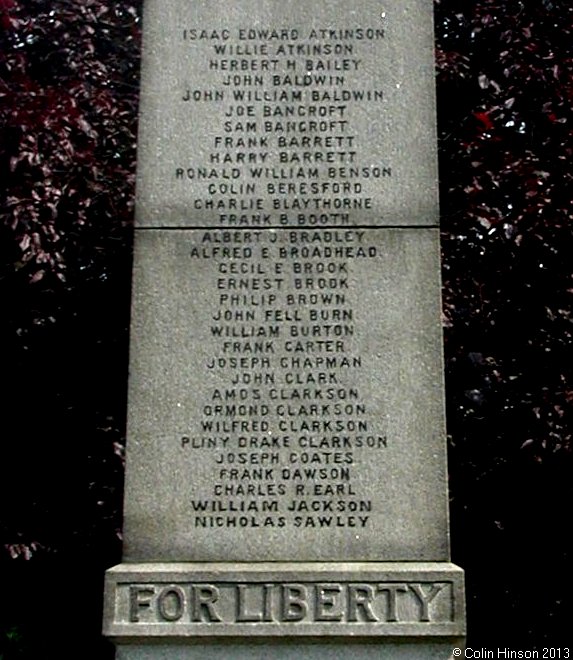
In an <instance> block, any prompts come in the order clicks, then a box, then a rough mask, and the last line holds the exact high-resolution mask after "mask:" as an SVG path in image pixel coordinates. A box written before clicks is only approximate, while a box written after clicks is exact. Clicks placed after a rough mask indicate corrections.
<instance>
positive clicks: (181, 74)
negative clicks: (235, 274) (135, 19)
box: [137, 0, 437, 227]
mask: <svg viewBox="0 0 573 660" xmlns="http://www.w3.org/2000/svg"><path fill="white" fill-rule="evenodd" d="M432 25H433V24H432V3H431V2H429V1H428V0H401V1H400V2H399V3H390V4H388V5H381V4H380V3H379V2H377V1H376V0H360V2H351V3H350V2H347V1H346V0H329V2H311V3H308V2H302V1H300V0H299V1H293V0H290V1H287V2H283V1H279V0H267V1H265V2H261V1H260V0H240V1H238V2H233V3H229V2H227V0H201V1H197V2H188V1H187V0H185V1H183V0H177V1H174V0H172V1H171V2H164V1H163V0H146V6H145V21H144V60H143V67H142V89H141V124H140V140H139V146H138V153H139V170H138V204H137V221H138V224H139V226H145V227H150V226H153V227H158V226H162V227H168V226H178V227H179V226H191V227H197V226H199V227H201V226H209V227H211V226H221V227H223V226H230V225H232V224H237V223H238V220H235V221H233V220H232V219H231V216H237V217H241V216H246V218H247V219H246V220H244V221H243V222H242V224H243V226H245V225H246V224H248V225H250V226H253V225H255V224H258V225H259V226H263V227H264V226H266V227H268V226H277V225H282V224H287V225H289V226H298V225H301V224H302V225H305V226H307V225H309V224H312V223H314V224H317V223H318V224H328V225H340V224H358V225H372V226H385V225H435V224H437V203H436V200H437V186H436V180H437V172H436V159H435V150H436V133H435V121H434V115H435V110H434V73H433V47H434V46H433V27H432ZM223 50H224V52H221V51H223ZM217 51H219V52H217ZM309 83H310V84H309ZM280 94H283V96H277V95H280ZM265 95H266V96H265ZM238 96H241V97H242V100H238ZM184 99H188V100H184ZM289 112H292V114H288V113H289ZM227 115H229V116H227ZM289 122H290V125H289ZM293 122H294V123H293ZM310 122H314V123H313V124H311V123H310ZM283 138H284V139H286V140H287V141H288V142H287V145H286V146H284V145H282V144H281V142H280V140H282V139H283ZM304 138H307V139H308V140H310V142H309V144H308V145H305V143H304V141H303V139H304ZM249 139H254V140H255V144H254V146H252V147H249V146H247V147H244V146H241V145H242V143H241V140H243V141H247V142H248V140H249ZM292 139H294V140H295V144H297V145H298V146H293V144H292V142H291V141H292ZM240 154H243V155H244V156H245V157H246V158H249V157H252V158H253V159H254V160H247V161H245V162H243V161H241V160H240V158H241V156H240ZM225 158H228V160H225ZM293 159H296V160H293ZM328 159H330V160H328ZM287 161H288V162H287ZM201 168H203V169H205V170H207V171H208V173H212V172H214V174H213V175H212V176H209V177H208V178H199V177H200V172H199V170H200V169H201ZM259 168H262V170H263V174H262V176H261V177H259V176H255V175H254V173H253V170H257V169H259ZM267 168H268V170H267ZM291 168H294V170H293V171H290V170H291ZM353 168H358V169H359V175H358V176H356V175H354V174H352V169H353ZM314 169H318V170H319V171H318V173H317V175H316V176H314V175H313V174H312V170H314ZM299 170H301V171H299ZM303 172H304V174H303ZM286 184H291V185H292V186H294V187H295V189H296V192H290V193H287V194H283V193H281V192H280V191H279V190H278V188H277V186H278V185H283V186H284V185H286ZM269 185H270V186H273V188H272V189H269ZM311 185H316V186H317V187H318V193H317V192H315V191H314V190H311V189H310V188H309V186H311ZM344 185H347V186H350V187H351V189H350V190H348V189H342V187H343V186H344ZM356 185H358V186H360V187H361V190H360V191H358V192H357V191H356V189H355V188H354V186H356ZM247 186H254V190H253V189H247ZM323 186H326V188H323ZM231 198H232V199H233V200H234V201H235V202H236V203H237V204H245V205H246V208H243V210H233V209H231V208H229V201H230V200H231ZM315 198H316V199H318V200H319V202H318V205H317V206H315V204H314V202H311V200H313V199H315ZM344 199H347V200H350V201H352V202H354V200H357V201H358V202H359V203H360V204H361V206H362V207H361V208H360V209H357V210H352V211H350V212H348V211H346V210H344V209H337V208H332V205H333V204H334V203H335V202H337V201H342V200H344ZM256 200H260V202H258V204H259V205H258V206H257V205H256V204H255V202H256ZM274 200H277V203H278V204H279V206H280V208H278V209H275V208H274V206H273V201H274ZM324 200H328V202H329V206H328V207H326V206H325V204H324ZM207 202H214V203H215V204H219V203H221V204H222V205H223V206H222V208H219V209H209V208H206V206H207ZM305 202H309V206H307V207H306V208H305V207H304V206H303V207H302V208H297V207H296V206H297V204H298V203H302V204H304V203H305ZM293 206H295V208H293ZM345 213H348V214H349V216H350V217H349V219H344V218H343V217H342V215H344V214H345ZM282 215H284V218H282ZM253 216H257V217H259V219H258V220H255V219H253ZM299 216H300V217H299Z"/></svg>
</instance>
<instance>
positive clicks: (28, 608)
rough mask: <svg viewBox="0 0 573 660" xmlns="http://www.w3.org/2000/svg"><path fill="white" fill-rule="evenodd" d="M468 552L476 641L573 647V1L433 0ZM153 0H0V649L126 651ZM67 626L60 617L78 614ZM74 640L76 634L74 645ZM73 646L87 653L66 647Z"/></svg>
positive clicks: (451, 399)
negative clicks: (141, 89)
mask: <svg viewBox="0 0 573 660" xmlns="http://www.w3.org/2000/svg"><path fill="white" fill-rule="evenodd" d="M435 8H436V36H437V63H438V100H439V125H440V156H441V178H442V182H441V185H442V212H443V277H444V324H445V334H446V358H447V393H448V425H449V444H450V472H451V484H450V488H451V497H452V546H453V554H454V560H455V561H456V562H457V563H458V564H460V565H461V566H462V567H464V568H465V569H466V576H467V587H468V620H469V629H470V635H469V639H468V642H469V644H470V645H473V646H474V647H475V648H479V647H480V646H487V645H488V644H499V645H501V646H512V647H513V648H531V647H533V646H538V647H542V646H543V645H546V644H549V645H556V644H559V643H561V644H562V643H564V642H567V630H568V626H569V625H570V620H571V614H572V608H571V600H572V597H571V593H570V589H569V588H568V580H570V576H571V572H570V569H569V564H570V563H571V561H572V559H573V558H572V556H571V545H570V541H569V540H568V539H566V538H565V537H566V535H567V534H568V531H569V527H570V519H571V514H570V506H571V502H572V494H573V493H572V486H571V484H572V481H573V480H572V474H573V473H572V469H571V468H572V452H571V418H572V403H573V379H572V373H571V363H572V360H571V333H572V311H571V294H572V293H573V282H572V272H573V263H572V260H571V254H572V247H573V245H572V243H573V241H572V234H571V219H572V213H573V211H572V209H573V205H572V198H573V185H572V183H573V182H572V178H573V169H572V167H571V159H572V156H573V153H572V152H573V130H572V125H571V122H572V120H573V117H572V113H571V109H570V108H571V105H572V103H573V50H572V45H573V34H572V32H573V7H572V6H570V5H569V2H568V1H565V0H536V1H535V2H533V1H532V2H529V1H528V0H523V2H519V1H516V0H506V1H504V2H501V1H495V0H436V4H435ZM140 10H141V7H140V2H139V0H137V1H136V0H131V1H126V2H121V3H106V2H104V1H102V0H52V1H50V2H48V1H44V0H27V1H24V0H0V28H1V32H0V176H1V181H2V182H3V184H4V185H3V186H2V203H1V213H2V218H1V226H0V233H1V235H0V295H1V301H2V303H1V304H2V307H1V309H2V314H1V319H0V360H1V361H0V364H1V373H2V378H3V381H4V388H3V391H4V395H3V396H2V401H3V415H2V430H3V432H4V433H3V438H2V442H1V443H0V501H1V502H2V503H3V508H2V515H1V520H0V570H1V572H2V587H3V589H2V592H3V593H2V598H1V599H0V602H1V603H2V604H1V606H0V658H2V659H3V660H7V659H8V658H37V657H43V656H45V655H46V653H48V654H50V652H54V653H57V657H60V658H63V657H67V655H66V654H67V653H68V651H66V649H67V648H70V649H71V648H72V646H73V644H74V643H78V644H79V643H80V642H81V644H82V645H81V647H78V648H82V649H83V650H82V652H81V655H82V657H83V658H91V657H93V658H100V659H101V658H108V657H109V658H111V657H112V650H111V647H110V646H108V645H107V644H106V643H105V642H103V641H102V640H101V639H100V638H99V628H100V620H101V593H102V576H103V572H104V569H105V568H106V567H107V566H110V565H112V564H114V563H116V562H118V561H119V560H120V554H121V532H120V528H121V482H122V474H123V464H122V462H123V443H124V437H123V429H124V416H125V389H126V383H125V381H126V373H127V328H128V323H129V318H128V317H129V287H130V268H131V256H130V243H131V235H130V226H131V218H132V211H133V184H134V172H135V123H136V108H137V79H138V57H139V15H140ZM64 622H65V623H64ZM64 640H65V641H64ZM69 653H70V657H72V655H73V657H76V656H75V654H72V653H71V651H70V652H69Z"/></svg>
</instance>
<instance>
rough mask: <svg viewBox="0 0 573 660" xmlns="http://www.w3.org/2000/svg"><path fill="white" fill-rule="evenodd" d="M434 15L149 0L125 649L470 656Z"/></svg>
mask: <svg viewBox="0 0 573 660" xmlns="http://www.w3.org/2000/svg"><path fill="white" fill-rule="evenodd" d="M431 12H432V3H431V2H430V0H400V2H398V3H394V4H393V5H392V6H389V7H381V6H380V5H379V3H377V2H374V0H359V1H358V2H352V3H348V2H346V1H342V0H332V1H329V2H324V1H322V0H320V1H319V2H312V3H303V2H301V1H300V0H263V1H260V0H236V1H235V2H232V3H229V2H227V1H226V0H225V1H223V0H209V1H207V0H198V1H196V2H193V3H190V2H188V1H187V0H185V1H183V0H171V1H170V2H159V0H146V3H145V18H144V59H143V67H142V95H141V96H142V104H141V122H140V142H139V166H138V186H137V190H138V192H137V202H136V205H137V209H136V210H137V213H136V215H137V227H136V240H135V262H134V287H133V318H132V343H131V363H130V392H129V419H128V449H127V472H126V497H125V530H124V532H125V546H124V560H125V561H126V562H127V563H126V564H122V565H121V566H119V567H116V568H115V569H112V570H111V571H109V572H108V577H107V587H106V594H107V595H106V616H105V632H106V634H107V635H110V636H111V637H113V638H115V639H116V641H117V642H118V643H119V645H120V646H119V650H118V657H119V658H122V660H147V659H151V658H153V659H154V660H156V659H157V658H165V659H166V660H167V659H168V660H181V659H182V658H186V660H191V659H192V658H199V657H201V660H207V659H209V660H215V659H219V658H223V657H224V658H229V657H230V658H236V659H240V658H247V657H248V658H265V657H273V658H277V659H281V660H290V659H291V658H295V657H296V658H299V657H304V658H308V659H310V660H313V659H314V658H317V659H318V658H323V657H332V658H342V657H344V658H347V657H348V655H349V654H350V655H351V657H353V658H356V659H363V660H370V658H374V657H376V658H383V659H388V660H389V659H390V658H392V659H395V658H399V659H402V658H404V659H405V658H408V659H410V660H418V658H420V659H421V658H435V659H436V660H437V659H438V658H440V659H442V658H443V659H444V660H445V658H448V657H449V654H450V653H451V650H452V648H453V647H454V646H455V645H456V643H457V645H459V642H460V637H461V636H463V634H464V611H463V582H462V574H461V571H459V569H457V568H456V567H454V566H452V565H451V564H449V563H448V562H449V543H448V517H447V487H446V461H445V428H444V411H443V407H444V406H443V376H442V369H443V367H442V348H441V342H442V335H441V324H440V277H439V235H438V229H437V217H438V210H437V173H436V134H435V125H434V124H435V122H434V91H433V57H432V52H433V30H432V16H431ZM143 562H145V563H143ZM165 562H172V563H165ZM249 637H252V638H253V640H254V639H255V638H256V640H257V641H256V643H255V641H252V642H249V640H248V638H249ZM270 637H273V638H274V639H273V642H272V644H271V642H269V641H268V639H267V638H270ZM287 637H288V638H293V640H292V641H289V642H288V644H283V641H284V638H287ZM335 637H338V638H339V639H340V640H343V641H342V642H340V643H335V642H334V641H333V640H331V639H330V638H335ZM438 637H439V638H440V640H441V642H440V643H436V642H435V638H438ZM220 638H224V639H225V644H224V645H221V643H220ZM327 638H328V639H327ZM354 638H359V639H360V640H361V641H360V642H359V641H350V640H353V639H354ZM422 639H423V640H425V642H424V644H423V645H421V644H417V643H415V642H416V640H422ZM198 640H200V641H201V643H200V644H198V643H197V642H198ZM305 640H306V641H305ZM309 640H312V643H311V641H309ZM373 640H377V642H378V643H376V644H374V643H372V641H373ZM432 640H434V641H432ZM147 642H151V644H150V645H149V646H147ZM293 642H294V643H293ZM164 643H165V644H167V643H168V644H169V645H168V646H166V645H164Z"/></svg>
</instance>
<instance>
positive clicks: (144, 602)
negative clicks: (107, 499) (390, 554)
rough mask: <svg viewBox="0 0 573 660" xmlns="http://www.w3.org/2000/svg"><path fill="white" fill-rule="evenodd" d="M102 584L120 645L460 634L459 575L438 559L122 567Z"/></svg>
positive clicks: (111, 625) (110, 632)
mask: <svg viewBox="0 0 573 660" xmlns="http://www.w3.org/2000/svg"><path fill="white" fill-rule="evenodd" d="M107 580H108V588H107V594H108V598H107V602H106V620H107V622H108V623H107V628H106V634H108V635H109V636H111V637H114V638H116V639H117V640H121V641H129V640H131V641H134V640H137V639H141V638H146V639H155V640H169V641H178V640H179V641H181V640H182V639H187V638H192V637H204V636H207V637H239V636H256V637H285V636H287V637H327V636H337V635H350V636H352V637H363V638H365V637H367V638H373V637H380V636H386V637H397V638H404V637H424V638H426V637H436V636H442V637H444V636H449V637H456V636H461V635H463V634H464V602H463V574H462V571H461V570H460V569H459V568H457V567H455V566H453V565H452V564H448V563H445V562H444V563H441V564H435V563H431V564H430V563H428V564H424V563H419V562H411V563H398V562H394V563H386V564H384V563H365V564H352V563H343V562H339V563H336V564H327V563H322V564H308V563H299V564H292V563H291V564H285V563H259V564H255V563H250V564H246V565H245V564H234V565H233V564H227V563H222V564H122V565H121V566H118V567H116V568H115V569H113V570H111V571H109V572H108V575H107Z"/></svg>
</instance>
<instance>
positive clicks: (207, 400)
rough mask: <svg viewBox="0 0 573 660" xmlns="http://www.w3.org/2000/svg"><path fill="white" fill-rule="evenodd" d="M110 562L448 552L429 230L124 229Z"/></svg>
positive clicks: (432, 556)
mask: <svg viewBox="0 0 573 660" xmlns="http://www.w3.org/2000/svg"><path fill="white" fill-rule="evenodd" d="M136 243H137V245H136V260H135V270H134V294H133V295H134V312H133V320H132V339H131V341H132V360H131V380H130V401H131V405H130V411H129V426H128V433H129V446H128V466H129V470H128V473H127V483H126V501H125V537H126V542H125V554H126V557H127V558H128V559H129V560H132V561H138V560H150V559H152V558H158V557H160V558H162V559H163V560H173V561H214V560H217V559H220V558H225V559H226V560H227V561H247V560H250V561H264V560H293V561H303V560H305V561H326V560H336V559H339V560H348V561H352V560H378V561H385V560H409V561H416V560H418V561H421V560H424V561H430V560H436V561H438V560H447V558H448V549H447V545H448V544H447V540H448V535H447V500H446V488H445V455H444V454H445V452H444V447H443V438H444V427H443V410H442V386H443V385H442V362H441V328H440V322H439V321H440V316H439V277H438V272H437V269H436V267H435V264H436V260H437V250H438V236H437V231H436V230H429V229H425V230H417V229H375V230H373V229H370V230H367V231H365V230H361V229H329V230H320V231H315V230H290V229H279V230H276V231H273V230H262V231H246V230H239V231H234V232H228V231H225V232H223V231H218V230H208V229H207V230H173V231H143V232H140V233H139V234H138V236H137V241H136Z"/></svg>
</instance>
